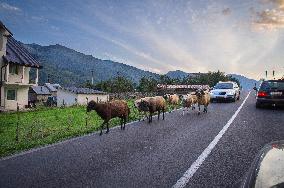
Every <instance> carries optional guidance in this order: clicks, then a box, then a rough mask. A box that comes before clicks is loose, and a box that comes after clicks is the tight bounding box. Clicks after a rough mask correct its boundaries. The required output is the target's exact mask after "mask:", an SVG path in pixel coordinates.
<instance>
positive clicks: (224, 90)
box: [211, 89, 235, 93]
mask: <svg viewBox="0 0 284 188" xmlns="http://www.w3.org/2000/svg"><path fill="white" fill-rule="evenodd" d="M211 92H213V93H215V92H216V93H218V92H235V90H234V89H213V90H211Z"/></svg>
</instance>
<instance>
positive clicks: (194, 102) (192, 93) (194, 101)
mask: <svg viewBox="0 0 284 188" xmlns="http://www.w3.org/2000/svg"><path fill="white" fill-rule="evenodd" d="M190 95H191V97H192V110H194V109H195V106H194V105H196V104H197V103H198V100H197V96H196V92H191V93H190Z"/></svg>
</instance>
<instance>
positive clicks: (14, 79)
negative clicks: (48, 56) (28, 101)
mask: <svg viewBox="0 0 284 188" xmlns="http://www.w3.org/2000/svg"><path fill="white" fill-rule="evenodd" d="M23 67H24V66H19V70H18V74H11V73H8V72H7V73H8V75H9V76H8V83H23V84H29V79H30V74H29V72H30V69H31V68H30V67H24V70H23ZM22 78H23V79H22Z"/></svg>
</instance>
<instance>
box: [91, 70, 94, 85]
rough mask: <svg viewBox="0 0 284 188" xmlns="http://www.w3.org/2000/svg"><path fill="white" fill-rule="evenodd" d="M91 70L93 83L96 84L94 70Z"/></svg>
mask: <svg viewBox="0 0 284 188" xmlns="http://www.w3.org/2000/svg"><path fill="white" fill-rule="evenodd" d="M91 72H92V85H94V70H92V71H91Z"/></svg>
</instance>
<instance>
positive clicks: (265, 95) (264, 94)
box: [257, 91, 268, 97]
mask: <svg viewBox="0 0 284 188" xmlns="http://www.w3.org/2000/svg"><path fill="white" fill-rule="evenodd" d="M257 96H258V97H267V96H268V94H267V93H266V92H264V91H260V92H258V93H257Z"/></svg>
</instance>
